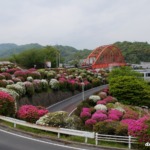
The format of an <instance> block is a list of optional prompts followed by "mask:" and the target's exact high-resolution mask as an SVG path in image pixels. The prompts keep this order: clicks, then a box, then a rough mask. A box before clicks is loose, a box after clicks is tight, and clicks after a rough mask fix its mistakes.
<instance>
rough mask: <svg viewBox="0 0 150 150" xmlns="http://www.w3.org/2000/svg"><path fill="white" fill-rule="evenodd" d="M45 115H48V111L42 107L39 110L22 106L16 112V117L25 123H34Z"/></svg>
mask: <svg viewBox="0 0 150 150" xmlns="http://www.w3.org/2000/svg"><path fill="white" fill-rule="evenodd" d="M46 113H48V110H46V109H45V108H43V107H42V108H39V107H36V106H33V105H23V106H21V107H20V108H19V110H18V112H17V117H18V118H19V119H22V120H25V121H27V122H31V123H35V122H36V121H37V120H38V119H39V118H40V117H42V116H43V115H45V114H46Z"/></svg>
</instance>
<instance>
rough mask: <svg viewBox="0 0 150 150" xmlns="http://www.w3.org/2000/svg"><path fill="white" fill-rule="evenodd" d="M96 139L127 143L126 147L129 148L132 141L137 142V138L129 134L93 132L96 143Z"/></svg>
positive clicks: (96, 142)
mask: <svg viewBox="0 0 150 150" xmlns="http://www.w3.org/2000/svg"><path fill="white" fill-rule="evenodd" d="M98 141H109V142H118V143H127V144H128V148H129V149H131V144H132V143H137V139H136V138H134V137H131V136H116V135H105V134H98V133H96V134H95V144H96V145H98Z"/></svg>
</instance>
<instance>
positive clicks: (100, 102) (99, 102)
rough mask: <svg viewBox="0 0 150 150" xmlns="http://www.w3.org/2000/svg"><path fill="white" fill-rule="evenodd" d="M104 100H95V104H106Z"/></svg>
mask: <svg viewBox="0 0 150 150" xmlns="http://www.w3.org/2000/svg"><path fill="white" fill-rule="evenodd" d="M106 103H107V102H106V101H105V100H101V101H97V104H103V105H106Z"/></svg>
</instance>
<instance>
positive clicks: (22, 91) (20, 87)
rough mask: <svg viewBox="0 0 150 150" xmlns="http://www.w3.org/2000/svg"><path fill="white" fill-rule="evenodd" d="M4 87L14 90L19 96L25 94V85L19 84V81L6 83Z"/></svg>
mask: <svg viewBox="0 0 150 150" xmlns="http://www.w3.org/2000/svg"><path fill="white" fill-rule="evenodd" d="M6 88H7V89H12V90H14V91H16V92H17V93H18V94H19V97H21V96H23V95H25V93H26V90H25V86H24V85H23V84H22V85H21V84H20V83H17V84H12V85H7V86H6Z"/></svg>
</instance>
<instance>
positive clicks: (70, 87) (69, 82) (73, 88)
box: [67, 79, 78, 91]
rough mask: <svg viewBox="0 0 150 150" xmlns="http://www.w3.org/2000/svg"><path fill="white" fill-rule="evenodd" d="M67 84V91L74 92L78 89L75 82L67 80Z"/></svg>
mask: <svg viewBox="0 0 150 150" xmlns="http://www.w3.org/2000/svg"><path fill="white" fill-rule="evenodd" d="M67 82H68V84H67V85H68V89H69V90H71V91H75V90H76V89H77V87H78V84H77V83H76V80H74V79H68V80H67Z"/></svg>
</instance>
